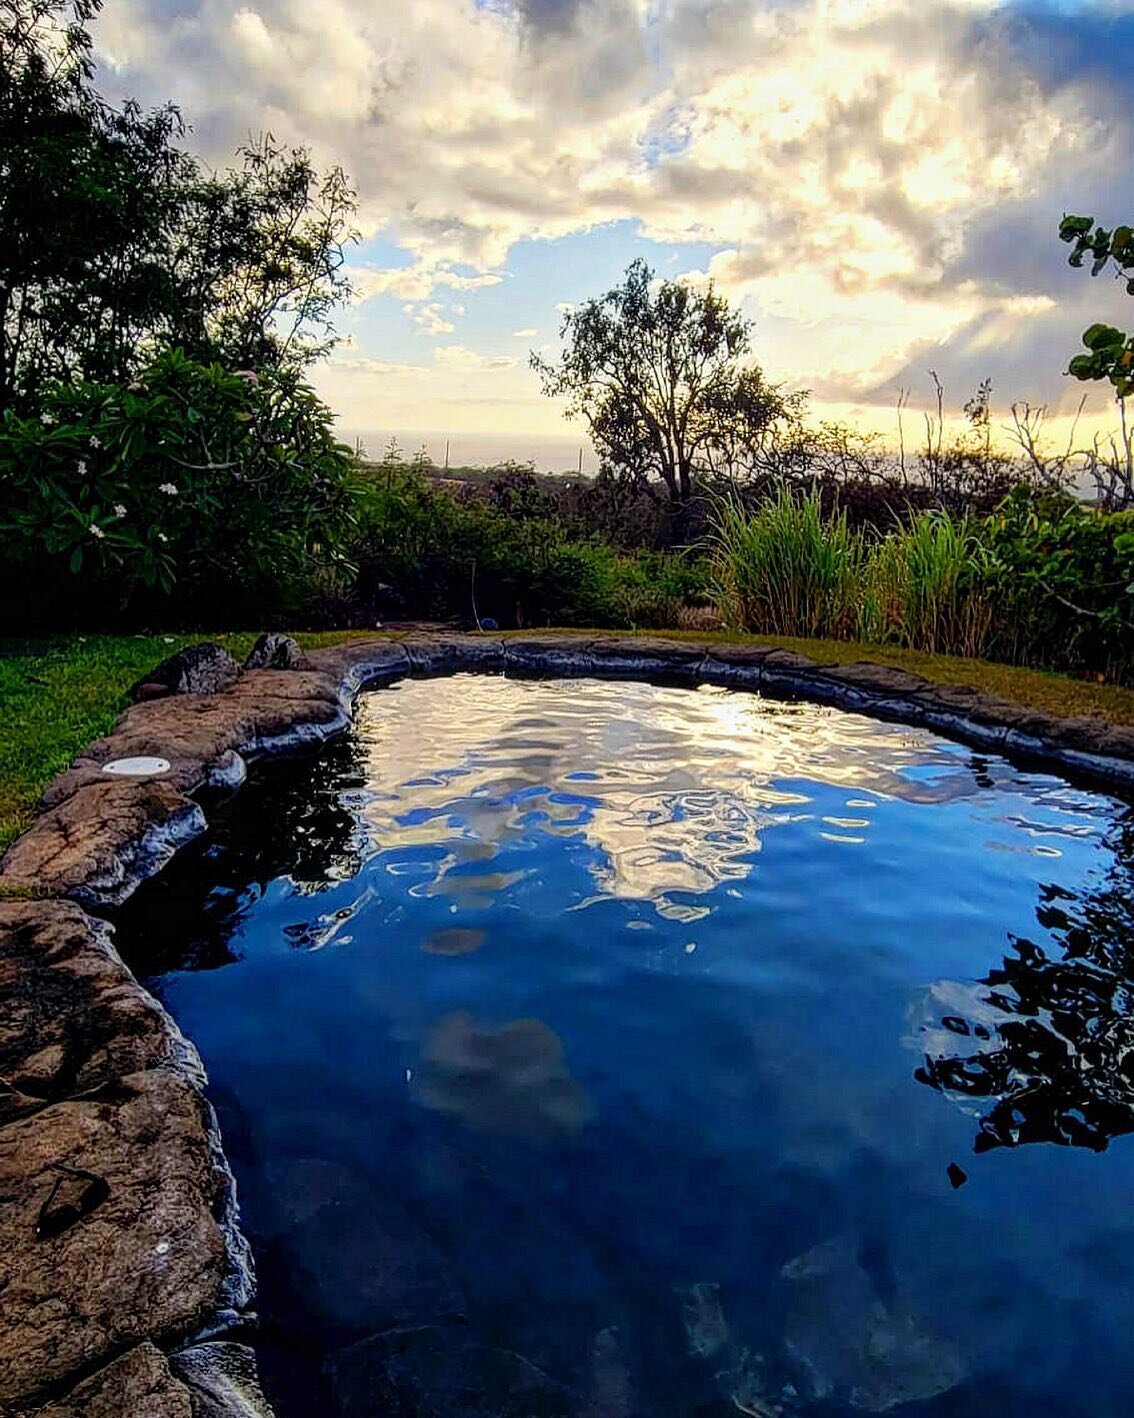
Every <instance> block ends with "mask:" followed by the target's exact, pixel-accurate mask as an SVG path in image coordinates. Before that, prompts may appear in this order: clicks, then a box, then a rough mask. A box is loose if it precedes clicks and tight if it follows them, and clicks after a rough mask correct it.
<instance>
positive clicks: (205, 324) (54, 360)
mask: <svg viewBox="0 0 1134 1418" xmlns="http://www.w3.org/2000/svg"><path fill="white" fill-rule="evenodd" d="M99 6H100V0H73V3H68V0H0V409H5V408H13V407H14V408H17V409H19V410H21V411H23V412H25V413H34V412H37V411H38V409H39V402H38V400H39V395H40V391H41V390H42V389H44V388H45V387H46V386H48V385H49V384H51V383H54V382H59V381H62V380H71V379H73V380H86V381H93V382H99V383H115V382H119V383H127V382H129V381H130V380H131V379H132V378H134V377H136V375H137V374H138V372H139V370H140V369H141V368H143V367H144V366H145V365H146V364H148V363H150V362H151V361H152V360H153V359H154V358H155V357H156V355H157V353H158V352H159V351H160V349H162V348H165V347H178V346H180V347H182V348H184V349H186V350H187V351H188V352H189V353H190V354H192V355H193V356H194V357H195V358H197V359H199V360H201V361H202V362H204V363H209V362H211V361H213V360H220V361H221V362H222V363H227V364H229V366H230V367H235V368H241V367H248V366H251V367H255V368H257V369H263V368H264V367H265V365H266V364H269V363H271V364H288V365H301V364H303V363H305V362H307V361H308V360H309V359H311V358H313V357H315V356H316V355H317V354H319V353H320V352H321V351H322V350H324V349H325V348H326V347H327V338H328V334H329V329H328V325H327V320H328V316H329V313H330V311H331V309H332V308H333V306H334V305H335V303H336V302H337V301H338V300H339V299H341V297H342V296H343V295H344V294H345V291H346V284H345V281H344V280H343V278H342V272H341V266H342V260H343V244H344V242H347V241H349V240H350V239H352V236H353V233H352V232H351V230H350V218H351V216H352V213H353V210H354V194H353V192H352V190H351V189H350V187H349V185H348V184H347V182H346V180H345V178H344V177H343V175H342V173H341V171H339V170H338V169H332V171H331V172H330V173H329V174H328V175H326V176H325V177H320V176H319V174H317V173H316V172H315V170H314V168H313V166H312V164H311V161H310V158H309V156H308V155H307V153H306V152H305V151H304V150H302V149H295V150H289V149H286V148H283V147H280V146H279V145H277V144H275V143H274V142H273V141H272V140H271V138H265V139H263V140H261V141H260V142H258V143H254V144H252V145H250V146H249V147H248V148H246V149H244V150H242V152H241V153H240V155H239V156H240V159H241V161H240V165H239V166H238V167H237V168H235V169H232V170H228V171H225V172H222V173H213V172H210V171H209V170H208V169H207V168H205V166H204V165H203V164H202V163H201V162H200V160H199V159H197V158H195V157H194V156H192V155H191V154H190V153H188V152H186V151H185V150H184V149H183V148H181V147H180V146H179V144H178V139H179V138H180V137H181V136H182V135H183V132H184V129H183V125H182V122H181V118H180V115H179V113H178V111H177V110H176V108H174V107H173V106H172V105H166V106H165V107H163V108H159V109H156V110H154V111H153V112H150V113H146V112H143V111H142V109H141V108H140V107H139V106H138V105H137V104H135V103H132V102H128V103H126V104H124V105H123V106H122V107H121V108H114V107H112V106H111V105H110V104H108V103H106V102H105V101H104V100H103V99H102V98H100V97H99V95H98V94H97V93H96V92H95V90H94V88H93V86H92V79H93V66H92V62H91V57H90V37H89V34H88V32H87V28H86V27H87V23H88V22H89V21H90V19H91V18H92V17H93V15H94V14H95V13H97V10H98V9H99Z"/></svg>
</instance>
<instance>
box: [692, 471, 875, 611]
mask: <svg viewBox="0 0 1134 1418" xmlns="http://www.w3.org/2000/svg"><path fill="white" fill-rule="evenodd" d="M713 548H714V550H713V574H714V580H715V589H716V596H717V600H718V605H719V607H720V610H721V613H722V615H723V616H724V617H725V619H726V621H727V622H728V623H729V624H732V625H735V626H739V627H742V628H743V629H745V630H753V631H758V632H764V633H766V634H770V635H802V636H831V637H835V638H838V637H840V636H844V635H847V634H849V633H850V632H851V631H852V630H853V627H854V624H855V619H856V615H857V611H858V606H859V604H860V602H861V594H862V572H863V565H864V548H863V542H862V539H861V537H860V536H859V535H858V534H857V533H854V532H852V531H851V530H850V529H849V527H848V526H847V519H846V516H845V514H843V513H840V514H838V515H837V516H834V517H830V518H824V516H823V512H822V508H821V506H820V502H819V498H818V496H817V495H816V494H815V493H814V492H811V493H808V494H806V495H803V496H800V495H797V494H795V493H793V492H792V491H791V490H790V489H788V488H780V489H779V491H778V492H777V493H776V494H775V495H774V496H773V497H772V498H770V499H769V500H768V501H767V502H765V503H763V504H762V505H761V506H760V507H758V508H757V509H756V510H755V511H754V512H752V513H751V514H748V513H746V512H745V511H744V510H743V508H742V507H741V506H740V505H739V503H737V502H736V501H733V500H724V501H722V502H721V503H720V505H719V511H718V516H717V525H716V531H715V533H714V536H713Z"/></svg>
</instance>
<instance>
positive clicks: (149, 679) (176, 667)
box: [130, 643, 240, 699]
mask: <svg viewBox="0 0 1134 1418" xmlns="http://www.w3.org/2000/svg"><path fill="white" fill-rule="evenodd" d="M239 674H240V666H239V665H238V664H237V663H236V661H235V660H234V659H233V658H232V656H231V655H230V654H229V653H228V651H227V650H226V649H224V647H223V646H221V645H213V644H211V643H205V644H203V645H188V646H186V648H185V649H184V650H178V651H177V653H176V654H175V655H170V656H169V658H168V659H166V660H162V662H161V664H160V665H155V666H154V668H153V669H152V670H150V672H149V673H148V674H147V675H145V676H144V677H143V678H142V679H140V680H139V681H138V683H137V684H136V685H134V687H133V689H131V691H130V697H131V699H160V698H162V697H164V696H165V695H168V694H219V693H221V692H222V691H223V690H226V689H228V688H230V687H231V686H232V685H233V684H235V683H236V679H237V676H238V675H239Z"/></svg>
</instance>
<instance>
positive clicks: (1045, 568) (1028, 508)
mask: <svg viewBox="0 0 1134 1418" xmlns="http://www.w3.org/2000/svg"><path fill="white" fill-rule="evenodd" d="M982 535H983V537H984V539H985V542H986V545H987V547H988V549H989V552H990V554H991V556H992V557H994V558H995V562H996V565H997V567H998V570H999V577H1000V586H999V595H998V602H997V611H996V618H995V625H994V627H993V635H992V644H991V650H990V653H991V654H993V655H995V656H996V657H998V658H1003V659H1007V660H1010V661H1012V662H1014V663H1017V664H1035V665H1043V666H1048V667H1050V668H1053V669H1063V670H1072V671H1077V672H1080V673H1082V672H1087V673H1091V674H1096V675H1102V676H1103V677H1105V678H1107V679H1112V680H1118V681H1122V682H1130V681H1131V680H1134V512H1116V513H1106V512H1100V511H1098V510H1096V509H1094V508H1090V507H1084V506H1083V505H1082V504H1080V503H1076V502H1073V501H1071V500H1070V499H1069V498H1066V497H1041V498H1031V497H1028V496H1027V495H1026V494H1024V493H1015V494H1013V495H1012V496H1011V497H1009V498H1007V499H1006V500H1005V502H1004V503H1003V504H1002V506H1001V507H1000V509H999V511H998V512H997V513H996V514H995V516H993V517H991V518H989V519H988V521H987V522H986V523H985V524H984V528H983V532H982Z"/></svg>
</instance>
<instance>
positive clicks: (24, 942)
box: [0, 901, 200, 1123]
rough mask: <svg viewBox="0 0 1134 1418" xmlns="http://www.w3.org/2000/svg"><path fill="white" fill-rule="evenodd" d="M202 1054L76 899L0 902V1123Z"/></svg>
mask: <svg viewBox="0 0 1134 1418" xmlns="http://www.w3.org/2000/svg"><path fill="white" fill-rule="evenodd" d="M152 1068H170V1069H174V1070H178V1071H180V1072H182V1073H183V1074H185V1075H186V1076H188V1077H190V1078H198V1079H199V1078H200V1070H199V1065H198V1063H197V1060H196V1055H195V1053H194V1052H193V1051H192V1049H191V1048H190V1047H189V1046H187V1045H186V1043H185V1041H184V1039H183V1038H182V1037H181V1034H180V1032H179V1031H178V1030H177V1027H176V1025H174V1024H173V1022H172V1020H171V1019H170V1018H169V1016H168V1015H167V1014H166V1012H165V1010H163V1009H162V1007H161V1006H160V1005H159V1004H158V1002H157V1001H156V1000H155V999H154V998H153V997H152V996H151V995H149V994H148V993H147V992H146V991H145V990H143V989H142V987H141V986H140V985H139V984H138V982H137V981H136V980H135V979H134V977H133V975H131V974H130V972H129V970H127V968H126V966H125V965H123V963H122V961H121V960H120V959H119V957H118V954H117V952H116V951H115V950H114V947H113V946H112V945H111V943H110V940H109V933H108V932H107V930H106V928H105V927H104V926H102V925H101V924H98V923H96V922H94V921H92V920H91V919H90V917H89V916H87V915H85V914H84V913H83V912H82V911H81V910H80V909H79V907H78V906H75V905H73V904H72V903H71V902H67V901H45V902H28V901H0V1079H3V1081H4V1087H2V1088H0V1123H3V1122H7V1121H10V1120H11V1119H12V1118H15V1117H19V1116H22V1115H23V1114H26V1113H29V1112H35V1111H37V1110H39V1109H41V1108H43V1107H45V1106H46V1105H47V1104H49V1103H55V1102H61V1101H63V1100H65V1099H67V1098H70V1097H73V1096H74V1095H75V1094H78V1093H85V1092H88V1091H90V1090H93V1089H98V1088H101V1087H103V1086H104V1085H105V1084H108V1083H111V1082H112V1081H113V1080H114V1079H117V1078H122V1077H124V1076H125V1075H126V1074H132V1073H138V1072H141V1071H143V1070H146V1069H152Z"/></svg>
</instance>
